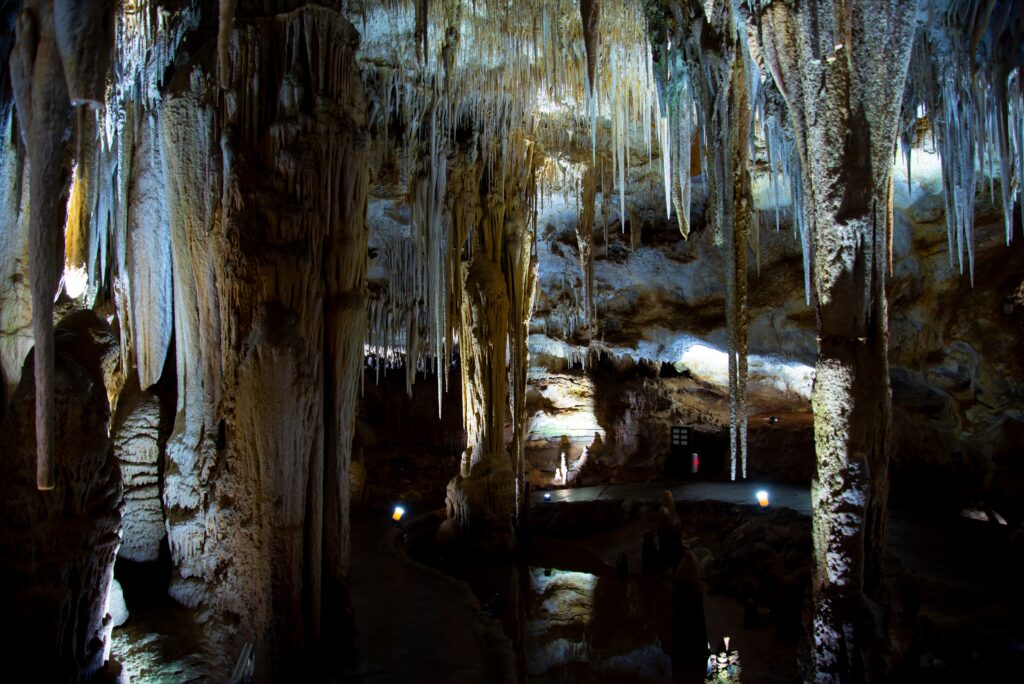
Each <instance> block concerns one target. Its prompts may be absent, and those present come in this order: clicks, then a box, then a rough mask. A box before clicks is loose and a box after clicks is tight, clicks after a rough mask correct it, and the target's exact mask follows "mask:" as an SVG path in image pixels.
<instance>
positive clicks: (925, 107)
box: [900, 0, 1024, 284]
mask: <svg viewBox="0 0 1024 684" xmlns="http://www.w3.org/2000/svg"><path fill="white" fill-rule="evenodd" d="M933 11H935V12H936V13H935V14H934V15H933V16H930V17H929V21H928V23H927V24H926V25H925V26H924V27H923V28H921V29H920V30H919V31H918V35H917V37H916V39H915V44H914V51H913V53H912V56H911V64H910V72H909V74H908V76H907V84H906V90H905V95H904V101H903V117H902V118H903V124H902V131H901V138H900V142H901V147H902V151H903V155H904V161H905V163H906V167H907V184H908V186H909V185H910V183H911V171H912V164H911V161H912V160H911V157H912V147H913V144H914V142H915V138H916V137H917V134H918V131H920V129H921V126H920V125H919V121H920V119H921V118H922V117H926V120H927V123H928V124H929V125H930V128H931V133H932V135H933V136H934V139H935V149H936V151H937V152H938V154H939V158H940V160H941V166H942V185H943V193H944V196H945V199H946V226H947V235H948V243H949V245H948V246H949V259H950V266H951V267H956V268H959V270H960V273H963V272H964V271H965V270H967V272H968V273H969V276H970V279H971V283H972V284H973V282H974V202H975V193H976V190H977V183H978V175H979V171H980V172H981V174H982V175H983V176H988V179H989V183H988V191H989V194H990V198H991V200H992V201H993V203H994V202H995V194H996V189H995V185H996V183H995V181H996V179H998V181H999V183H998V184H999V196H1000V197H999V199H1000V202H1001V204H1002V208H1003V216H1004V220H1005V232H1006V243H1007V244H1009V243H1010V241H1011V240H1012V239H1013V221H1014V204H1015V202H1016V201H1017V200H1018V198H1019V196H1020V188H1021V184H1022V183H1024V99H1022V98H1024V84H1022V80H1024V73H1022V71H1024V51H1022V50H1021V47H1020V46H1021V41H1022V40H1024V9H1022V8H1021V6H1020V3H1016V2H1001V3H991V2H990V3H985V4H984V5H982V4H980V3H978V2H975V1H974V0H953V1H952V2H950V3H949V4H948V6H947V7H944V8H943V11H941V12H938V11H937V10H933ZM1021 212H1022V214H1021V218H1022V220H1024V204H1022V208H1021Z"/></svg>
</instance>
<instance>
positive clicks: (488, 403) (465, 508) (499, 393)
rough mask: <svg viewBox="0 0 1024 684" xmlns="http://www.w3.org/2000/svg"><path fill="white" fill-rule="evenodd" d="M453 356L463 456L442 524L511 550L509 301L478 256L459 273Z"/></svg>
mask: <svg viewBox="0 0 1024 684" xmlns="http://www.w3.org/2000/svg"><path fill="white" fill-rule="evenodd" d="M460 315H461V335H460V338H459V352H460V361H461V366H462V408H463V422H464V424H465V427H466V450H465V452H463V455H462V460H461V463H460V464H459V474H458V475H457V476H456V477H455V478H454V479H453V480H452V481H451V482H450V483H449V484H448V496H447V508H448V517H449V519H451V520H453V521H454V523H455V525H456V526H457V528H458V531H459V533H460V535H461V536H462V537H463V538H465V539H466V540H467V541H469V543H471V544H472V545H474V546H477V547H480V548H495V549H508V548H511V546H512V543H513V540H514V536H513V531H512V514H513V503H514V500H513V492H514V487H515V478H514V474H513V472H512V469H511V467H510V463H509V457H508V453H507V452H506V450H505V405H506V394H505V348H506V344H507V340H508V316H509V298H508V292H507V290H506V287H505V279H504V277H503V276H502V272H501V264H500V263H499V262H498V261H496V260H494V259H492V258H491V255H490V254H488V253H487V251H486V250H484V249H479V250H477V251H476V252H475V254H474V256H473V259H472V261H471V262H470V263H469V264H463V266H462V307H461V311H460Z"/></svg>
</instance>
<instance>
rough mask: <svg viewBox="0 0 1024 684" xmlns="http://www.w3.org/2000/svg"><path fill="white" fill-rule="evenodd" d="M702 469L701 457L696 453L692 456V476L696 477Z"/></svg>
mask: <svg viewBox="0 0 1024 684" xmlns="http://www.w3.org/2000/svg"><path fill="white" fill-rule="evenodd" d="M699 469H700V456H698V455H697V453H696V452H694V453H692V454H690V474H691V475H696V474H697V471H698V470H699Z"/></svg>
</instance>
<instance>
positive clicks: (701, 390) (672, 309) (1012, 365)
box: [528, 143, 1024, 510]
mask: <svg viewBox="0 0 1024 684" xmlns="http://www.w3.org/2000/svg"><path fill="white" fill-rule="evenodd" d="M914 154H915V159H916V161H915V164H916V165H917V166H916V167H915V168H916V172H915V173H914V175H913V176H912V177H911V182H910V184H909V188H908V184H907V179H906V173H905V169H903V168H901V166H900V165H899V164H897V168H896V177H897V178H896V182H895V190H894V192H895V197H894V203H895V218H896V223H895V231H894V247H893V249H894V253H893V257H894V266H893V275H892V278H891V282H890V286H889V296H890V351H889V358H890V363H891V365H892V372H891V375H892V387H893V411H894V431H893V439H894V448H893V464H892V467H893V478H894V487H896V490H897V492H899V493H900V494H901V495H907V496H912V497H918V496H920V497H922V498H927V497H934V496H935V494H936V492H941V493H942V494H941V495H940V496H939V497H938V498H940V499H942V498H946V499H947V500H948V501H949V505H950V506H958V505H964V504H966V503H971V502H973V500H974V499H977V498H979V497H991V500H992V501H993V503H995V502H996V501H998V502H999V503H1000V505H1001V506H1003V507H1004V508H1005V509H1009V510H1015V508H1016V504H1015V503H1013V501H1014V498H1013V497H1014V496H1015V493H1016V492H1017V491H1018V489H1017V488H1018V487H1019V484H1018V483H1019V480H1020V475H1019V468H1020V465H1019V456H1018V455H1017V454H1018V449H1017V448H1016V447H1015V446H1012V445H1013V444H1014V441H1013V440H1014V438H1015V436H1017V435H1019V432H1017V430H1018V429H1019V425H1020V416H1019V408H1018V407H1019V406H1020V405H1022V399H1024V397H1022V394H1021V386H1022V385H1021V383H1022V380H1024V369H1022V368H1021V367H1020V363H1019V356H1020V355H1019V354H1014V353H1010V352H1009V350H1013V349H1016V350H1019V349H1021V348H1022V344H1024V338H1022V328H1021V324H1020V320H1019V317H1020V312H1021V310H1022V309H1021V304H1020V301H1021V300H1020V287H1021V283H1022V282H1024V267H1022V266H1021V263H1022V262H1021V260H1020V258H1019V254H1018V252H1019V250H1020V249H1022V247H1021V245H1020V244H1019V243H1020V241H1014V242H1013V243H1011V245H1010V246H1009V247H1007V246H1006V245H1005V241H1004V235H1003V232H1002V227H1003V226H1002V224H1003V216H1002V211H1001V209H1000V206H999V199H998V192H996V193H995V194H990V192H989V189H988V187H987V184H986V185H985V186H982V185H979V188H978V192H977V197H976V203H977V210H976V221H977V224H976V239H977V241H978V242H977V248H976V255H975V258H976V259H977V266H976V268H977V271H978V273H979V274H983V275H982V276H981V277H979V278H978V279H977V281H976V282H975V284H974V285H973V286H972V285H971V284H970V281H969V279H968V278H967V276H966V275H961V273H960V272H959V269H958V268H956V267H955V266H951V265H950V259H949V252H948V248H947V241H946V226H945V204H944V197H943V192H942V185H941V179H940V178H939V177H938V172H937V162H936V160H935V157H934V151H933V150H932V149H931V148H930V147H928V146H927V145H926V144H924V143H922V145H921V146H920V147H919V148H918V149H915V150H914ZM643 178H644V177H643V175H642V174H641V172H640V171H637V172H636V178H635V182H634V183H633V184H632V187H633V188H634V190H633V192H632V193H630V194H629V195H627V197H628V201H629V203H630V206H631V207H632V208H633V210H632V212H631V213H630V216H631V219H630V220H629V221H628V223H629V224H631V225H627V226H626V231H625V232H623V231H621V230H620V229H619V226H618V222H617V220H615V218H614V217H613V218H612V225H611V226H610V230H609V231H608V241H607V243H606V242H605V236H604V234H603V231H601V230H598V231H596V232H595V236H594V240H595V248H594V254H595V261H596V263H595V299H596V301H597V327H596V329H595V331H594V333H593V335H594V338H595V339H596V340H597V341H596V342H594V343H592V347H593V348H594V349H596V350H597V353H596V354H595V355H593V356H592V357H590V358H586V357H585V351H584V352H583V353H584V359H585V362H584V363H582V364H581V363H580V360H579V357H578V356H577V357H573V351H574V349H577V348H579V345H581V344H582V343H583V342H585V341H584V340H581V339H580V338H579V337H578V336H576V335H574V334H572V333H567V331H566V329H565V327H564V326H563V324H562V319H561V316H563V315H564V313H563V312H564V311H565V309H566V308H567V303H568V304H569V305H570V306H576V302H577V301H578V299H577V293H579V292H581V291H582V288H583V284H584V277H583V272H582V271H581V267H580V264H579V261H578V247H577V245H576V241H575V237H574V230H575V228H574V226H575V224H576V222H577V217H578V215H579V214H578V213H577V211H576V210H575V209H574V208H572V207H571V206H559V205H558V204H557V203H552V204H553V205H554V206H553V207H552V208H551V209H550V210H549V211H548V212H547V213H546V214H544V215H543V216H542V217H541V220H540V226H541V232H540V237H541V241H540V243H539V246H538V253H539V258H540V269H539V270H540V274H541V278H540V283H539V295H538V303H537V307H536V310H535V314H534V320H533V323H532V327H531V332H532V335H531V340H530V342H531V344H530V350H531V363H532V365H533V370H532V371H531V385H530V387H531V391H530V395H529V396H530V419H531V430H532V436H531V441H530V442H529V443H528V454H529V459H530V463H531V465H532V467H533V468H534V469H535V470H536V471H537V472H536V473H535V477H534V478H533V479H534V483H535V486H536V485H537V484H543V483H548V484H549V483H550V478H551V476H552V475H553V471H554V468H555V467H557V465H558V456H559V453H560V450H559V448H558V443H559V438H560V436H561V435H562V434H566V435H567V436H569V438H570V441H571V442H572V444H573V446H572V448H571V449H570V451H569V462H570V465H571V464H572V463H573V462H574V461H575V460H576V459H578V458H579V456H580V455H581V453H582V450H583V447H584V446H587V447H588V448H589V447H590V446H591V445H592V443H593V441H594V433H595V431H600V432H601V433H602V439H601V444H600V445H599V446H600V447H601V449H602V450H603V453H605V454H607V456H605V457H604V458H601V457H598V458H597V459H596V461H595V463H594V466H596V468H595V467H594V466H592V468H591V469H592V470H593V471H594V472H593V475H592V476H591V477H590V478H584V480H583V481H584V482H589V481H594V479H595V478H597V479H600V478H603V477H610V478H613V479H631V478H643V477H657V476H660V475H661V474H662V473H664V462H665V458H666V456H667V454H668V452H669V444H668V440H669V431H670V428H671V426H672V425H696V426H698V429H699V430H701V431H704V432H705V434H706V435H707V437H708V439H709V440H710V442H709V447H708V448H709V449H713V450H716V451H717V450H721V449H724V448H725V447H724V446H723V443H722V441H721V435H722V434H723V430H724V429H726V428H727V425H728V422H727V413H726V411H727V404H726V403H725V402H726V397H727V376H725V374H724V373H723V370H724V365H723V364H722V363H720V362H719V361H716V360H715V359H716V355H710V356H709V355H703V356H702V355H700V354H695V353H694V352H693V350H694V349H695V347H694V345H703V346H707V347H710V348H712V349H714V350H722V349H724V347H725V344H726V338H727V333H726V327H725V304H724V302H725V287H724V275H723V274H724V257H723V256H722V254H721V252H720V250H719V249H717V248H715V247H714V246H713V245H712V236H711V234H710V231H709V230H707V229H706V226H705V224H704V221H703V208H702V204H701V188H700V186H699V185H696V186H695V189H694V203H695V204H694V211H693V215H692V219H691V221H692V226H693V232H692V233H691V235H690V238H689V240H686V241H684V240H681V239H680V238H679V236H678V233H677V231H676V226H675V225H674V222H673V221H666V220H665V219H664V213H663V211H661V210H660V207H659V201H660V197H658V195H657V194H656V193H652V192H650V191H649V190H644V187H645V186H644V183H643ZM996 185H998V181H996ZM648 187H649V186H648ZM755 197H756V200H757V202H758V203H757V204H756V205H755V206H756V207H758V208H759V209H760V210H761V219H762V229H761V234H760V238H759V240H760V241H759V243H758V245H757V249H756V250H755V249H754V248H753V245H752V246H751V247H750V253H749V255H748V258H749V262H750V267H749V268H750V273H749V279H750V324H749V345H750V352H751V355H752V359H751V371H750V373H751V381H750V398H749V402H750V408H749V412H750V415H751V419H750V452H751V456H750V468H751V477H753V478H767V479H772V480H782V481H791V482H808V481H809V479H810V476H811V474H812V473H813V469H814V450H813V435H812V433H811V422H810V402H809V389H810V380H811V378H812V373H811V369H810V365H811V364H812V361H813V358H814V345H815V340H814V312H813V309H812V308H811V307H809V306H808V305H807V304H806V302H805V300H804V291H803V274H802V267H801V263H800V260H801V255H800V245H799V241H798V240H797V238H796V236H795V235H794V233H793V227H792V222H791V215H790V213H789V212H788V211H787V208H786V207H783V210H782V223H781V231H780V232H776V231H775V229H774V211H773V210H772V207H770V205H767V204H761V203H762V202H765V203H767V201H768V198H766V197H765V196H764V195H760V196H757V195H756V196H755ZM596 211H597V213H598V215H599V216H600V213H601V211H602V198H601V195H600V193H599V194H598V197H597V199H596ZM636 226H640V228H639V231H638V232H639V238H635V237H631V235H630V233H631V232H632V231H636V230H637V228H636ZM581 309H582V302H581V303H579V310H581ZM578 353H579V352H577V354H578ZM724 356H725V354H724V353H722V352H720V351H719V354H718V355H717V357H718V358H719V359H724ZM602 359H603V361H602ZM570 361H571V362H572V364H571V369H570ZM613 369H614V370H613ZM663 369H664V370H663ZM552 399H554V401H552ZM770 416H776V417H778V418H779V421H778V422H777V423H769V422H768V418H769V417H770ZM595 418H596V422H595ZM638 435H639V436H642V444H641V437H638ZM602 462H603V463H604V464H605V467H604V468H602V467H601V466H600V465H599V464H601V463H602ZM630 470H632V471H633V473H632V474H630V472H629V471H630Z"/></svg>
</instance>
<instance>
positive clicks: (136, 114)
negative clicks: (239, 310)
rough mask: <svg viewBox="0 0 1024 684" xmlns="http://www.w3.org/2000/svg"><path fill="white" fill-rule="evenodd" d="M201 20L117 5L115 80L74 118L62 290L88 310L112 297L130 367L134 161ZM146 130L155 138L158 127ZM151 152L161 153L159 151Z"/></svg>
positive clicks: (190, 14)
mask: <svg viewBox="0 0 1024 684" xmlns="http://www.w3.org/2000/svg"><path fill="white" fill-rule="evenodd" d="M199 14H200V13H199V2H198V0H188V1H187V2H184V3H180V5H179V6H178V7H177V8H175V9H173V10H172V9H168V8H166V7H164V6H162V5H161V4H160V3H157V2H155V0H126V1H125V2H121V3H117V13H116V15H115V17H114V63H113V72H112V73H113V75H114V77H113V78H111V79H109V81H108V85H107V89H106V93H105V98H104V100H103V101H102V102H101V103H99V106H98V107H97V108H94V109H86V108H79V110H78V111H77V112H76V116H75V129H76V130H75V139H76V146H75V149H74V150H73V154H74V171H73V174H72V186H71V193H70V200H69V202H68V216H67V222H66V224H65V262H64V273H65V276H64V282H63V287H64V290H65V291H66V292H67V294H68V295H69V296H70V297H72V298H74V299H79V298H81V299H83V301H86V302H88V303H90V304H91V303H92V302H93V301H94V300H95V299H96V298H97V297H99V296H103V293H104V292H105V291H109V292H110V293H112V295H113V298H114V303H115V305H116V306H117V309H118V313H119V316H120V317H121V319H122V321H123V324H122V325H121V326H120V328H119V330H120V335H121V340H120V342H121V345H120V348H121V353H122V356H123V364H122V365H123V366H124V367H125V368H131V367H132V366H133V365H134V364H135V359H133V354H134V353H135V344H134V340H132V339H131V335H132V325H131V314H132V306H131V297H132V293H131V282H130V278H129V277H128V275H127V273H128V265H127V263H126V258H127V256H126V255H127V250H126V245H127V240H128V237H127V232H128V226H127V223H128V191H129V184H130V181H131V174H132V168H131V167H132V155H133V151H134V148H135V144H136V140H137V138H138V136H139V135H142V134H144V133H143V132H142V128H141V123H142V121H143V118H144V116H145V115H146V113H147V112H149V111H152V110H154V109H155V108H156V107H157V106H158V105H159V103H160V98H161V94H160V87H161V86H162V85H163V83H162V79H163V76H164V74H165V72H166V70H167V69H168V67H169V66H170V65H172V64H173V63H174V59H175V55H176V54H177V49H178V46H179V45H180V44H181V42H182V41H183V40H184V38H185V36H186V34H187V33H188V32H189V31H192V30H194V29H195V28H196V27H197V26H198V25H199ZM146 130H147V131H149V134H150V135H152V131H153V129H152V127H149V128H147V129H146ZM147 149H149V150H150V152H151V153H152V154H156V150H157V146H156V145H148V147H147ZM108 278H109V279H110V282H107V280H108ZM140 372H141V369H140ZM149 375H150V376H151V375H152V374H151V373H150V374H149ZM144 380H149V381H152V380H153V378H152V377H148V378H145V379H144Z"/></svg>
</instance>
